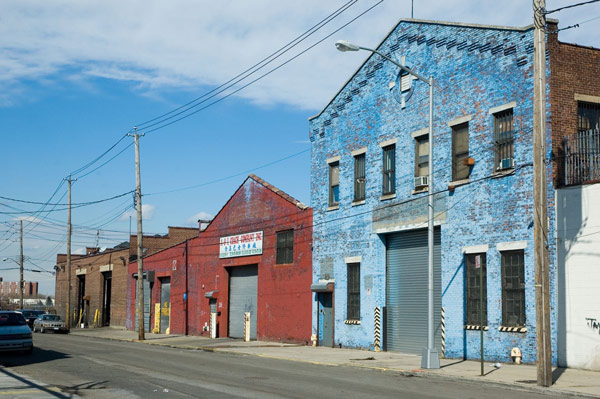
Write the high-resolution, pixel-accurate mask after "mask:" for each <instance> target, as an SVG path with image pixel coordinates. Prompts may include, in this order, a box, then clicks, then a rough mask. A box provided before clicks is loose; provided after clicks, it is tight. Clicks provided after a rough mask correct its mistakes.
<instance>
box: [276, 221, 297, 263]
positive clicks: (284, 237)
mask: <svg viewBox="0 0 600 399" xmlns="http://www.w3.org/2000/svg"><path fill="white" fill-rule="evenodd" d="M275 248H276V250H275V264H276V265H289V264H293V263H294V229H287V230H281V231H278V232H277V234H276V240H275Z"/></svg>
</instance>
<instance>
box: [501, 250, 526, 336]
mask: <svg viewBox="0 0 600 399" xmlns="http://www.w3.org/2000/svg"><path fill="white" fill-rule="evenodd" d="M501 268H502V325H503V326H504V327H524V326H525V253H524V251H523V250H518V251H505V252H502V253H501Z"/></svg>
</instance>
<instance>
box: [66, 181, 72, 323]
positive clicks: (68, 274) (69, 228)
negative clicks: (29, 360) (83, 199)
mask: <svg viewBox="0 0 600 399" xmlns="http://www.w3.org/2000/svg"><path fill="white" fill-rule="evenodd" d="M71 181H72V180H71V176H70V175H69V178H68V179H67V183H68V188H69V189H68V200H67V202H68V207H67V209H68V210H67V306H66V312H67V313H66V315H65V323H66V324H67V331H70V330H71Z"/></svg>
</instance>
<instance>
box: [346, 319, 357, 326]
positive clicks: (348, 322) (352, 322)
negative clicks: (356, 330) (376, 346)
mask: <svg viewBox="0 0 600 399" xmlns="http://www.w3.org/2000/svg"><path fill="white" fill-rule="evenodd" d="M344 324H352V325H360V320H346V321H344Z"/></svg>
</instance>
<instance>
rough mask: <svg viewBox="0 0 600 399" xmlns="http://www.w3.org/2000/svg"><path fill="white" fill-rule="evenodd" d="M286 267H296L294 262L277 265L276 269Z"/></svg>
mask: <svg viewBox="0 0 600 399" xmlns="http://www.w3.org/2000/svg"><path fill="white" fill-rule="evenodd" d="M284 266H294V262H292V263H275V267H284Z"/></svg>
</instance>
